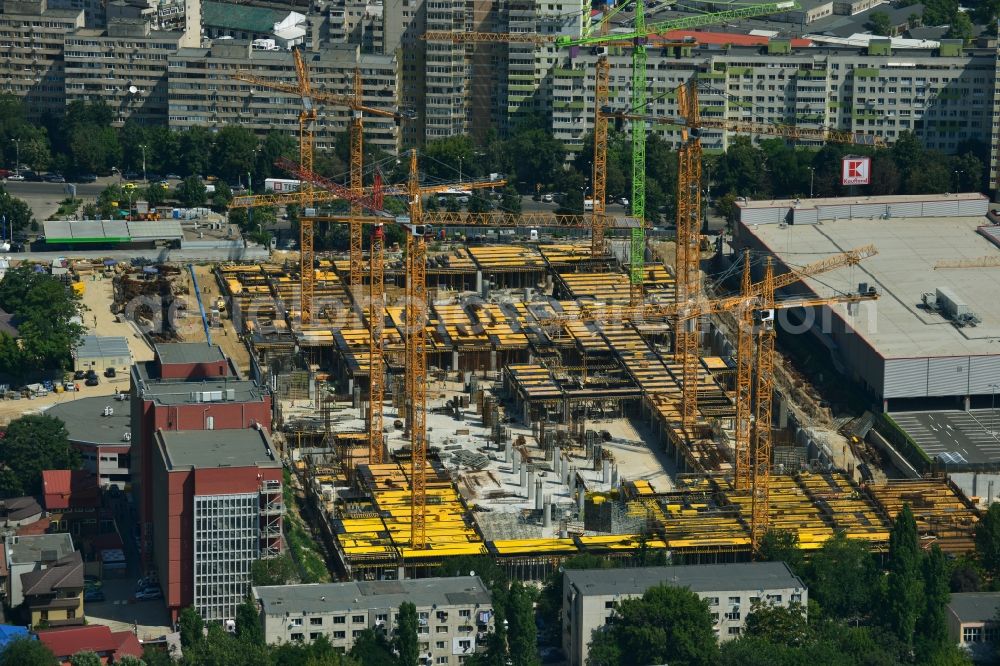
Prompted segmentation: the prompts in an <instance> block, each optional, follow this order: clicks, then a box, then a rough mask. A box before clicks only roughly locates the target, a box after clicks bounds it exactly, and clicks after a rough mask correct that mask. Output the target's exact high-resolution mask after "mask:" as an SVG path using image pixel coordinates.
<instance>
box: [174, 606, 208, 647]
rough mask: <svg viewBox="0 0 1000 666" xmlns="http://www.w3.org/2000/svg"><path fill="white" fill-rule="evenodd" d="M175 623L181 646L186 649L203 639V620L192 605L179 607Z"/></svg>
mask: <svg viewBox="0 0 1000 666" xmlns="http://www.w3.org/2000/svg"><path fill="white" fill-rule="evenodd" d="M177 625H178V626H179V627H180V632H181V647H182V648H184V649H185V650H187V649H188V648H190V647H194V646H195V645H196V644H198V643H200V642H201V641H202V640H203V639H204V632H205V621H204V620H202V619H201V615H199V614H198V611H196V610H195V609H194V607H193V606H188V607H186V608H183V609H181V612H180V615H179V616H178V618H177Z"/></svg>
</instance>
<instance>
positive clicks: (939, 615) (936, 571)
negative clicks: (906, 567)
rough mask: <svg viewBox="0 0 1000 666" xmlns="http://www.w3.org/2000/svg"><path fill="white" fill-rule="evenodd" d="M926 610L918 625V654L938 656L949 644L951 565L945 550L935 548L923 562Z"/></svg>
mask: <svg viewBox="0 0 1000 666" xmlns="http://www.w3.org/2000/svg"><path fill="white" fill-rule="evenodd" d="M922 569H923V579H924V608H923V612H922V613H921V615H920V618H919V620H918V621H917V637H918V640H917V642H918V646H919V650H918V652H919V653H920V654H924V655H931V654H938V653H939V652H941V651H942V650H943V649H944V648H945V647H946V646H947V645H948V643H949V639H948V623H947V619H946V614H947V607H948V601H949V600H950V599H951V593H950V591H949V590H948V565H947V563H946V562H945V557H944V553H942V552H941V548H940V547H939V546H938V545H937V544H934V546H933V547H932V548H931V550H930V552H929V553H927V555H926V556H925V557H924V560H923V567H922Z"/></svg>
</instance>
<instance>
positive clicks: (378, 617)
mask: <svg viewBox="0 0 1000 666" xmlns="http://www.w3.org/2000/svg"><path fill="white" fill-rule="evenodd" d="M375 621H376V622H388V621H389V616H388V615H387V614H386V613H379V614H378V615H376V616H375Z"/></svg>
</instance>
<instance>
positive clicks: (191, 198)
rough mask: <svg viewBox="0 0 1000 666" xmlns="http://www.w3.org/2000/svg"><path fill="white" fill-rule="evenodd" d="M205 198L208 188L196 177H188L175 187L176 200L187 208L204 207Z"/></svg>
mask: <svg viewBox="0 0 1000 666" xmlns="http://www.w3.org/2000/svg"><path fill="white" fill-rule="evenodd" d="M207 196H208V188H207V187H205V183H204V182H202V180H201V178H199V177H197V176H188V177H187V178H185V179H184V180H182V181H181V184H180V185H178V186H177V199H178V200H180V202H181V205H182V206H185V207H187V208H194V207H197V206H204V205H205V201H206V198H207Z"/></svg>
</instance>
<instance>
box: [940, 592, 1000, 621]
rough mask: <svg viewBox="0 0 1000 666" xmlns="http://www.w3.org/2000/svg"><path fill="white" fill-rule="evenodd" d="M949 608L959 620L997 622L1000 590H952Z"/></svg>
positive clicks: (999, 608) (999, 607) (999, 609)
mask: <svg viewBox="0 0 1000 666" xmlns="http://www.w3.org/2000/svg"><path fill="white" fill-rule="evenodd" d="M948 610H949V611H951V612H952V614H954V615H955V617H957V618H958V620H959V622H995V621H996V619H997V611H1000V592H952V593H951V601H949V602H948Z"/></svg>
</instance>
